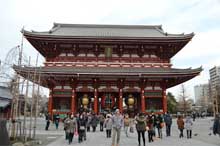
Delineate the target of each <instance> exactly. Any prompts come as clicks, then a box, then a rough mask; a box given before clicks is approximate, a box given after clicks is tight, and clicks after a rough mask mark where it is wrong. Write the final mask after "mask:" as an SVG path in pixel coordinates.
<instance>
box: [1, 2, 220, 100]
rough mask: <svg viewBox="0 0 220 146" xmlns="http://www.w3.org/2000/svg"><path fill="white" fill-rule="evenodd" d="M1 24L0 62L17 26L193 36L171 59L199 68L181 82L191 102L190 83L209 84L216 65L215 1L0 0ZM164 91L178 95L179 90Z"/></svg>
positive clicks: (219, 46)
mask: <svg viewBox="0 0 220 146" xmlns="http://www.w3.org/2000/svg"><path fill="white" fill-rule="evenodd" d="M0 20H1V23H0V25H1V27H0V32H1V34H0V50H1V52H0V60H5V56H6V54H7V53H8V51H9V50H10V49H11V48H13V47H14V46H17V45H19V44H20V43H21V33H20V31H21V29H22V27H24V28H25V29H26V30H35V31H47V30H49V29H50V28H51V27H52V25H53V23H54V22H57V23H80V24H81V23H86V24H87V23H88V24H126V25H129V24H131V25H132V24H137V25H138V24H140V25H163V29H164V31H165V32H168V33H191V32H194V33H195V34H196V35H195V37H194V38H193V39H192V41H191V42H190V43H189V44H188V45H187V46H185V47H184V48H183V49H182V50H181V51H180V52H179V53H178V54H176V55H175V56H174V57H173V58H172V63H173V67H175V68H188V67H192V68H197V67H200V66H202V67H203V68H204V71H203V72H202V73H201V75H200V76H198V77H196V78H194V79H192V80H190V81H188V82H185V87H186V89H187V90H188V94H189V95H190V96H191V97H192V98H194V93H193V87H194V85H196V84H202V83H206V82H208V79H209V72H208V71H209V69H210V68H211V67H213V66H215V65H216V66H218V65H220V1H219V0H187V1H186V0H175V1H174V0H152V1H150V0H136V1H134V0H107V1H105V0H59V1H58V0H4V1H1V5H0ZM24 53H25V54H26V56H32V64H34V59H35V58H36V56H37V52H36V51H35V49H34V48H33V47H32V46H31V45H30V44H29V43H28V42H27V41H26V40H24ZM40 60H41V63H42V62H43V58H42V57H41V58H40ZM169 91H171V92H173V93H174V94H175V95H176V96H177V95H178V92H179V91H180V86H176V87H174V88H171V89H169Z"/></svg>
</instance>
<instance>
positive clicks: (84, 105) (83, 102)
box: [82, 94, 89, 108]
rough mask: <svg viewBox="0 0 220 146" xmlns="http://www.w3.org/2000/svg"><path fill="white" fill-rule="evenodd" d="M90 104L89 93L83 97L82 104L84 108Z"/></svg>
mask: <svg viewBox="0 0 220 146" xmlns="http://www.w3.org/2000/svg"><path fill="white" fill-rule="evenodd" d="M88 104H89V99H88V95H87V94H84V95H83V98H82V105H83V107H84V108H87V105H88Z"/></svg>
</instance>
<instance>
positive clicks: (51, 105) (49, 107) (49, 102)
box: [48, 89, 53, 115]
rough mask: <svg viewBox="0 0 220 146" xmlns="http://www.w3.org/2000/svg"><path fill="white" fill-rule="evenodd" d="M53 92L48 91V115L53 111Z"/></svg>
mask: <svg viewBox="0 0 220 146" xmlns="http://www.w3.org/2000/svg"><path fill="white" fill-rule="evenodd" d="M52 94H53V90H52V89H50V93H49V101H48V112H49V113H50V115H52V110H53V99H52V98H53V97H52Z"/></svg>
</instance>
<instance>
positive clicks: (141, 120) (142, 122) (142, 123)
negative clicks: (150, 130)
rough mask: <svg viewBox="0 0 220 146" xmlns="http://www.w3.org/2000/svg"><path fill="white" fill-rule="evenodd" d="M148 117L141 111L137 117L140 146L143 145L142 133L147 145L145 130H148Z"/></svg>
mask: <svg viewBox="0 0 220 146" xmlns="http://www.w3.org/2000/svg"><path fill="white" fill-rule="evenodd" d="M146 126H147V124H146V118H145V115H144V114H143V113H140V114H139V115H138V116H137V117H136V129H137V133H138V146H140V145H141V135H142V139H143V144H144V146H145V131H146Z"/></svg>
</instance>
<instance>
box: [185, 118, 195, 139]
mask: <svg viewBox="0 0 220 146" xmlns="http://www.w3.org/2000/svg"><path fill="white" fill-rule="evenodd" d="M192 127H193V122H192V118H191V116H189V115H188V116H186V122H185V128H186V135H187V138H192Z"/></svg>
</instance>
